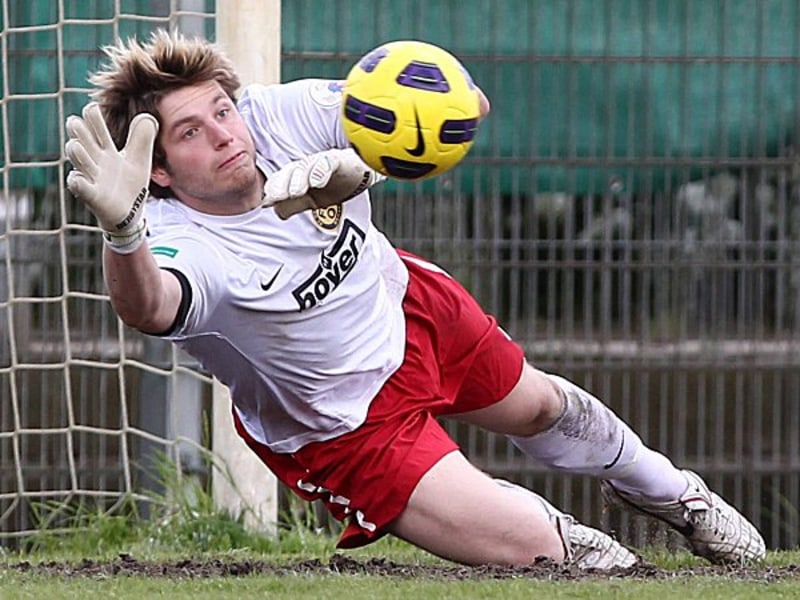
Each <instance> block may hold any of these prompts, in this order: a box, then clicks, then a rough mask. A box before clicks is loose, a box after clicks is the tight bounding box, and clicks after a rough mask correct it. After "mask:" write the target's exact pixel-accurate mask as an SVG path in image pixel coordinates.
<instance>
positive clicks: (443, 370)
mask: <svg viewBox="0 0 800 600" xmlns="http://www.w3.org/2000/svg"><path fill="white" fill-rule="evenodd" d="M106 52H107V54H108V57H109V59H110V60H109V62H108V64H107V65H106V66H105V67H104V68H103V69H102V70H100V71H99V72H97V73H96V74H94V75H93V76H92V78H91V82H92V83H93V84H94V86H95V91H94V93H93V95H92V96H93V99H94V100H95V102H93V103H91V104H89V105H87V107H86V108H85V109H84V111H83V116H82V118H79V117H75V116H72V117H70V118H69V119H68V120H67V124H66V127H67V131H68V134H69V138H70V139H69V141H68V142H67V145H66V154H67V156H68V158H69V160H70V161H71V163H72V164H73V166H74V169H73V170H72V171H71V172H70V173H69V176H68V178H67V184H68V186H69V189H70V190H71V191H72V192H73V193H74V194H75V195H76V196H78V197H79V198H81V199H82V200H83V201H84V202H85V203H86V204H87V206H88V207H89V208H90V210H91V211H92V212H93V213H94V215H95V216H96V217H97V219H98V221H99V223H100V226H101V227H102V229H103V230H104V232H105V233H104V240H105V250H104V255H103V256H104V269H105V278H106V282H107V285H108V288H109V291H110V295H111V299H112V302H113V305H114V307H115V310H116V311H117V313H118V314H119V316H120V317H121V318H122V319H123V321H124V322H125V323H127V324H128V325H130V326H131V327H135V328H137V329H139V330H141V331H143V332H147V333H149V334H153V335H159V336H163V337H165V338H167V339H169V340H172V341H173V342H174V343H176V344H178V345H179V346H181V347H182V348H184V349H185V350H187V351H188V352H189V353H191V354H192V355H194V356H195V357H196V358H197V359H198V360H199V361H200V362H201V363H202V364H203V366H204V367H206V368H207V369H208V370H209V371H210V372H212V373H213V374H214V375H215V376H216V377H217V378H219V379H220V381H222V382H223V383H224V384H226V385H227V386H228V387H229V388H230V391H231V397H232V400H233V418H234V422H235V426H236V428H237V431H238V432H239V434H240V435H241V436H242V438H243V439H244V440H245V441H246V442H247V444H248V445H249V446H250V447H251V448H252V449H253V451H254V452H256V453H257V454H258V456H259V457H260V458H261V459H262V460H263V462H264V463H265V464H266V465H267V466H268V467H269V468H270V469H271V470H272V471H273V472H274V473H275V474H276V475H277V476H278V478H279V479H280V480H281V481H283V482H284V483H285V484H286V485H287V486H289V487H290V488H291V489H292V490H293V491H294V492H295V493H296V494H298V495H299V496H301V497H303V498H306V499H309V500H311V499H322V500H323V501H324V502H325V503H326V505H327V507H328V508H329V509H330V511H331V512H332V514H333V515H334V516H335V517H336V518H338V519H341V520H343V521H346V522H347V524H348V525H347V527H346V530H345V532H344V534H343V535H342V538H341V540H340V542H339V545H340V546H341V547H353V546H358V545H361V544H365V543H368V542H370V541H372V540H375V539H376V538H378V537H379V536H381V535H384V534H393V535H396V536H398V537H400V538H403V539H405V540H408V541H409V542H411V543H413V544H416V545H417V546H420V547H422V548H425V549H427V550H428V551H430V552H432V553H434V554H437V555H439V556H442V557H445V558H448V559H451V560H453V561H458V562H462V563H466V564H481V563H496V564H509V565H519V564H526V563H530V562H532V561H533V560H534V559H535V558H536V557H539V556H545V557H549V558H551V559H553V560H556V561H568V562H571V563H573V564H575V565H577V566H579V567H581V568H599V569H609V568H614V567H627V566H630V565H633V564H634V563H635V562H636V560H637V558H636V556H635V555H634V554H632V553H631V552H630V551H629V550H627V549H626V548H624V547H622V546H621V545H620V544H618V543H617V542H616V541H614V540H613V539H612V538H610V537H609V536H607V535H606V534H604V533H602V532H600V531H598V530H596V529H592V528H590V527H587V526H585V525H582V524H579V523H577V522H576V521H575V520H574V519H573V518H572V517H571V516H569V515H565V514H563V513H561V512H560V511H558V510H557V509H555V508H554V507H553V506H552V505H550V504H549V503H548V502H546V501H545V500H544V499H543V498H541V497H540V496H538V495H536V494H534V493H533V492H531V491H528V490H525V489H523V488H520V487H518V486H516V485H513V484H511V483H509V482H506V481H500V480H495V479H492V478H490V477H488V476H487V475H485V474H484V473H482V472H480V471H479V470H478V469H476V468H475V467H473V466H472V465H471V464H470V463H469V462H468V461H467V460H466V458H465V457H464V456H463V455H462V454H461V453H460V452H459V450H458V447H457V446H456V444H455V443H454V442H453V441H452V440H451V439H450V438H449V437H448V436H447V435H446V433H445V432H444V430H443V429H442V428H441V426H440V425H439V424H438V422H437V420H436V418H437V417H440V416H449V417H452V418H456V419H460V420H462V421H464V422H467V423H471V424H474V425H477V426H480V427H483V428H486V429H488V430H490V431H494V432H498V433H501V434H505V435H507V436H509V437H510V438H511V439H512V440H513V442H514V443H515V444H516V445H517V446H518V447H519V448H520V449H521V450H522V451H524V452H525V453H526V454H528V455H529V456H531V457H533V458H535V459H536V460H538V461H539V462H542V463H544V464H546V465H549V466H551V467H553V468H555V469H561V470H563V471H566V472H569V473H581V474H588V475H592V476H595V477H598V478H600V479H602V480H603V487H604V492H605V494H606V496H607V497H608V498H609V499H611V500H613V501H615V502H617V503H619V504H623V505H625V506H628V507H630V508H633V509H637V510H639V511H641V512H644V513H646V514H649V515H652V516H654V517H656V518H660V519H662V520H664V521H666V522H667V523H669V524H670V525H672V526H673V527H675V528H676V529H678V530H679V531H680V532H682V533H683V534H684V535H686V537H687V539H688V541H689V544H690V546H691V547H692V549H693V550H694V552H695V553H697V554H699V555H701V556H705V557H706V558H708V559H709V560H711V561H712V562H734V563H740V562H744V561H749V560H759V559H761V558H762V557H763V556H764V542H763V540H762V538H761V536H760V535H759V534H758V532H757V531H756V530H755V528H754V527H753V526H752V525H751V524H750V523H748V522H747V521H746V520H745V519H744V518H743V517H742V516H741V515H740V514H739V513H738V512H737V511H736V510H735V509H733V508H732V507H730V506H729V505H728V504H726V503H725V502H724V501H723V500H722V499H721V498H720V497H719V496H717V495H716V494H714V493H713V492H711V491H709V489H708V488H707V487H706V485H705V484H704V483H703V481H702V480H701V479H700V478H699V477H698V476H697V475H695V474H693V473H691V472H687V471H681V470H678V469H677V468H676V467H675V466H673V464H672V463H671V462H670V461H669V460H668V459H667V458H666V457H664V456H662V455H661V454H659V453H657V452H654V451H653V450H651V449H649V448H647V447H646V446H645V445H644V444H643V443H642V441H641V440H640V439H639V437H638V436H637V435H636V434H635V433H634V432H633V431H632V430H631V429H630V428H629V427H628V426H627V425H626V424H625V423H623V422H622V421H621V420H620V419H619V418H618V417H617V416H616V415H614V414H613V413H612V412H611V411H610V410H609V409H608V408H607V407H606V406H605V405H603V404H602V403H601V402H600V401H599V400H598V399H597V398H595V397H593V396H592V395H591V394H589V393H588V392H586V391H585V390H583V389H581V388H579V387H577V386H575V385H574V384H572V383H570V382H569V381H567V380H565V379H563V378H561V377H558V376H555V375H551V374H547V373H543V372H541V371H539V370H537V369H535V368H534V367H532V366H531V365H529V364H528V363H527V362H526V361H525V360H524V357H523V353H522V350H521V349H520V348H519V346H518V345H516V344H515V343H514V342H513V341H511V340H510V339H509V338H508V336H507V335H506V334H505V333H504V332H503V331H502V330H501V329H499V328H498V326H497V323H496V322H495V320H494V319H493V318H492V317H490V316H487V315H486V314H484V312H483V311H482V310H481V309H480V308H479V306H478V305H477V304H476V302H475V301H474V300H473V299H472V298H471V297H470V295H469V294H468V293H467V292H466V291H465V290H464V289H463V288H462V287H461V286H460V285H459V284H458V283H457V282H455V281H454V280H453V279H452V278H450V277H449V276H448V275H447V274H446V273H445V272H443V271H442V270H441V269H439V268H438V267H436V266H435V265H433V264H431V263H429V262H426V261H424V260H423V259H421V258H419V257H416V256H413V255H410V254H408V253H405V252H402V251H399V250H396V249H394V248H393V247H392V246H391V245H390V244H389V242H388V241H387V240H386V238H385V237H384V236H383V235H382V234H381V233H380V232H379V231H378V230H377V229H376V228H375V226H374V225H373V224H372V222H371V220H370V199H369V193H368V191H367V190H366V189H365V188H366V187H369V185H371V184H373V183H375V182H376V181H378V180H379V179H380V177H378V175H377V174H376V173H374V172H372V171H371V170H369V169H368V168H366V167H365V166H364V165H363V163H361V161H359V160H358V158H357V157H356V156H355V155H354V153H353V152H352V150H350V149H349V144H348V142H347V140H346V138H345V136H344V134H343V132H342V128H341V123H340V116H339V108H340V106H339V105H340V92H339V87H338V85H337V84H336V83H335V82H329V81H321V80H304V81H297V82H293V83H288V84H283V85H275V86H269V87H265V86H260V85H253V86H249V87H248V88H246V89H245V90H244V91H243V93H242V94H241V98H240V99H239V100H238V102H237V101H236V100H235V96H234V94H235V93H236V91H237V89H238V87H239V80H238V78H237V76H236V74H235V72H234V69H233V67H232V65H231V63H230V61H229V60H228V59H227V58H226V57H225V56H224V54H222V53H221V52H220V50H219V49H218V48H216V47H215V46H213V45H211V44H209V43H207V42H205V41H202V40H188V39H185V38H183V37H181V36H179V35H177V34H168V33H166V32H163V31H160V32H156V33H155V34H153V36H152V37H151V39H150V40H148V42H146V43H140V42H137V41H135V40H131V41H129V42H128V43H120V44H118V45H117V46H114V47H110V48H107V49H106ZM483 106H484V109H485V111H486V110H488V102H485V99H484V102H483ZM118 147H119V148H122V150H121V151H118V150H117V148H118ZM148 191H149V195H150V196H151V197H150V198H149V199H148Z"/></svg>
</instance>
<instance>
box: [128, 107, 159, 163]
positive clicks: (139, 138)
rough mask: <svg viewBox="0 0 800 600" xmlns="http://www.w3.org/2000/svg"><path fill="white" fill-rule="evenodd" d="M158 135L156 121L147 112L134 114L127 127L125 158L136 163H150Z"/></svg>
mask: <svg viewBox="0 0 800 600" xmlns="http://www.w3.org/2000/svg"><path fill="white" fill-rule="evenodd" d="M156 135H158V121H157V120H156V118H155V117H154V116H153V115H151V114H149V113H140V114H138V115H136V116H135V117H134V118H133V120H132V121H131V124H130V126H129V127H128V139H127V140H126V141H125V158H126V159H128V160H130V161H131V162H134V163H136V164H145V163H146V164H150V163H151V162H152V160H153V146H154V145H155V141H156Z"/></svg>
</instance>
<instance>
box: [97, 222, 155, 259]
mask: <svg viewBox="0 0 800 600" xmlns="http://www.w3.org/2000/svg"><path fill="white" fill-rule="evenodd" d="M146 232H147V226H146V223H145V220H144V219H142V220H141V221H139V222H138V223H137V224H136V225H134V226H133V227H132V228H131V229H129V230H127V231H120V232H110V231H104V232H103V242H105V245H106V246H107V247H108V248H109V249H111V250H113V251H114V252H116V253H117V254H131V253H132V252H134V251H135V250H136V249H138V248H139V246H141V245H142V243H143V242H144V238H145V234H146Z"/></svg>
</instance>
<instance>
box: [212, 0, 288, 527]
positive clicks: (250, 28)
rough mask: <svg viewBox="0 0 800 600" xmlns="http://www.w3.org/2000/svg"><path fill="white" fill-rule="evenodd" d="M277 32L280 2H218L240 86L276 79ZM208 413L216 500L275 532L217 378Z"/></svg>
mask: <svg viewBox="0 0 800 600" xmlns="http://www.w3.org/2000/svg"><path fill="white" fill-rule="evenodd" d="M280 34H281V1H280V0H239V1H238V2H218V3H217V43H219V44H220V46H222V47H223V48H224V50H225V52H226V54H227V55H228V56H229V58H231V60H232V61H233V63H234V64H235V65H236V68H237V71H238V73H239V76H240V78H241V81H242V85H247V84H249V83H256V82H258V83H265V84H269V83H277V82H278V81H280V59H281V35H280ZM212 417H213V418H212V422H213V434H212V435H213V440H212V450H213V452H214V454H215V456H216V458H217V459H218V460H219V461H220V462H221V463H222V465H223V466H224V467H226V468H225V470H224V471H219V470H214V473H213V474H212V494H213V496H214V502H215V503H216V505H217V506H219V507H221V508H224V509H226V510H228V511H230V512H232V513H234V514H242V515H243V516H244V522H245V524H246V525H247V526H248V527H251V528H255V529H261V530H266V531H273V530H274V528H275V524H276V522H277V512H278V484H277V480H276V478H275V476H274V475H272V473H271V472H270V471H268V470H267V468H266V467H265V465H264V464H263V463H262V462H261V461H260V460H259V459H258V458H257V457H256V455H255V453H253V452H252V451H251V450H250V449H249V448H247V446H246V445H245V443H244V442H243V441H242V439H241V438H239V436H238V435H237V434H236V432H235V431H234V429H233V423H232V420H231V403H230V396H229V394H228V390H227V388H225V386H223V385H222V384H220V383H219V382H215V383H214V392H213V409H212Z"/></svg>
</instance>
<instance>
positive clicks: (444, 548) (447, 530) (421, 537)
mask: <svg viewBox="0 0 800 600" xmlns="http://www.w3.org/2000/svg"><path fill="white" fill-rule="evenodd" d="M388 531H389V532H390V533H392V534H394V535H396V536H397V537H400V538H402V539H405V540H407V541H409V542H411V543H412V544H414V545H416V546H419V547H421V548H424V549H426V550H428V551H429V552H432V553H433V554H436V555H438V556H441V557H443V558H447V559H449V560H453V561H456V562H461V563H465V564H505V565H527V564H530V563H532V562H533V561H534V559H535V558H537V557H539V556H544V557H548V558H551V559H553V560H556V561H563V560H567V561H569V562H571V563H572V564H575V565H576V566H577V567H578V568H585V569H589V568H592V569H610V568H614V567H622V568H624V567H629V566H632V565H633V564H635V563H636V562H637V558H636V556H635V555H634V554H632V553H631V552H630V551H628V550H627V549H625V548H624V547H622V546H621V545H619V544H618V543H617V542H615V541H614V540H613V539H611V538H610V537H609V536H607V535H606V534H604V533H602V532H600V531H598V530H596V529H592V528H590V527H586V526H584V525H581V524H579V523H576V522H575V520H574V519H573V518H572V517H570V516H569V515H565V514H563V513H561V512H559V511H558V510H556V509H555V508H554V507H553V506H552V505H550V504H549V503H548V502H547V501H545V500H544V499H543V498H541V497H539V496H538V495H536V494H534V493H533V492H531V491H529V490H526V489H524V488H521V487H519V486H516V485H514V484H512V483H509V482H507V481H502V480H495V479H490V478H489V477H488V476H486V475H485V474H483V473H481V472H480V471H478V470H477V469H476V468H475V467H473V466H472V465H471V464H470V463H469V462H467V460H466V459H465V458H464V456H463V455H462V454H461V453H460V452H451V453H450V454H447V455H446V456H444V457H443V458H442V459H441V460H440V461H439V462H438V463H436V464H435V465H434V466H433V467H432V468H431V469H430V470H429V471H428V472H427V473H426V474H425V475H424V476H423V477H422V479H421V480H420V481H419V483H418V484H417V487H416V489H415V490H414V492H413V494H412V495H411V498H410V499H409V501H408V503H407V505H406V508H405V510H404V511H403V512H402V513H401V515H400V516H399V517H398V518H397V519H396V520H395V521H394V522H392V523H391V524H390V525H389V527H388Z"/></svg>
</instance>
